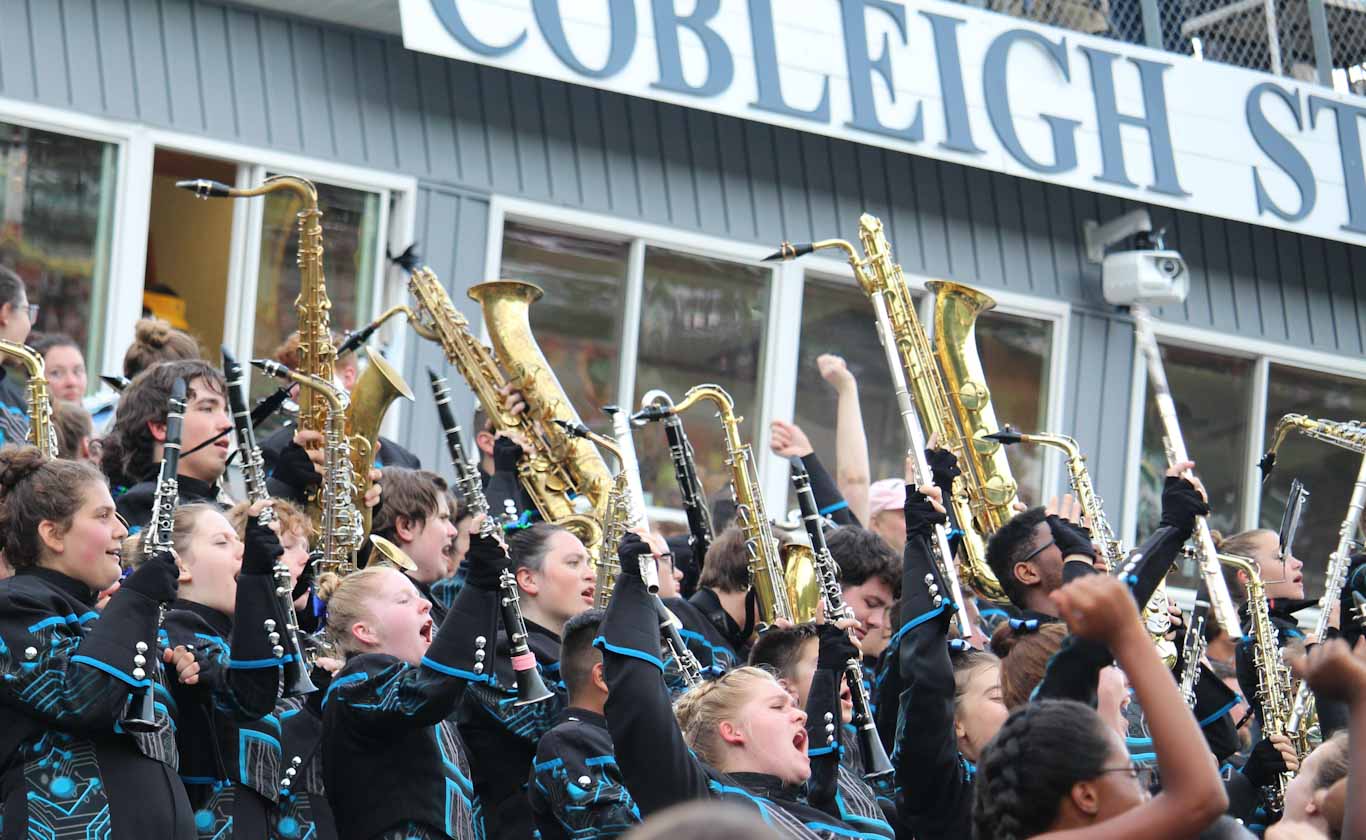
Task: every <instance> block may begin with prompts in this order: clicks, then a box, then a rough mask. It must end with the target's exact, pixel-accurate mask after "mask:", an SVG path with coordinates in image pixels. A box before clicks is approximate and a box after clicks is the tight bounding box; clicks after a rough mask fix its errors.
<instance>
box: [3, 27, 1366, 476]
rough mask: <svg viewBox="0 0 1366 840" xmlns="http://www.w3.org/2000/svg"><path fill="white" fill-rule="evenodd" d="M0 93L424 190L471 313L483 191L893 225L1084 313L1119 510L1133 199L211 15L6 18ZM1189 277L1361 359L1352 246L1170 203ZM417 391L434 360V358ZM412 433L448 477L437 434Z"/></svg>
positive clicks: (702, 219) (450, 273) (1365, 258)
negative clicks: (351, 169) (1115, 308)
mask: <svg viewBox="0 0 1366 840" xmlns="http://www.w3.org/2000/svg"><path fill="white" fill-rule="evenodd" d="M0 96H3V97H8V98H13V99H19V100H28V101H34V102H38V103H41V104H45V105H50V106H56V107H63V108H71V109H74V110H78V111H82V112H87V113H91V114H96V115H102V116H108V117H112V118H118V119H122V120H136V121H141V122H144V123H147V124H149V125H153V126H158V127H166V128H171V129H174V130H176V131H181V132H187V133H199V134H204V135H206V136H210V137H214V138H220V139H226V140H232V141H235V142H240V143H245V144H251V145H257V146H264V147H271V148H275V149H279V150H282V151H288V152H294V153H298V154H302V155H308V156H313V157H318V158H324V159H330V160H336V161H340V162H344V163H348V164H354V165H359V166H366V167H371V168H376V169H384V170H392V171H398V172H403V173H408V174H412V175H415V176H416V177H418V178H419V179H420V184H421V195H420V202H419V208H418V212H419V220H418V234H417V238H418V240H419V241H420V242H421V243H422V244H423V249H424V253H425V255H426V256H427V257H428V259H429V261H430V262H431V263H432V265H433V267H434V268H435V269H436V270H437V271H438V272H439V274H440V276H441V277H442V278H443V280H444V281H445V282H447V283H448V284H450V285H451V286H452V287H453V288H452V298H453V299H454V300H456V301H457V302H458V303H459V304H460V305H461V306H463V307H464V308H465V311H466V312H467V314H469V315H474V314H475V313H474V311H473V309H472V306H471V305H470V304H469V302H468V301H467V300H466V299H465V295H464V294H463V290H464V288H465V287H467V286H468V285H470V284H471V283H473V282H477V281H478V280H481V279H484V278H482V277H481V274H482V271H483V260H484V249H485V237H486V233H487V224H488V218H487V207H488V198H487V197H488V195H489V194H490V193H500V194H507V195H513V196H518V197H522V198H526V199H531V200H535V201H540V202H545V203H548V204H552V205H561V206H565V207H573V208H581V209H586V210H592V211H596V212H601V213H606V214H611V215H616V216H621V217H626V218H632V219H639V220H643V221H647V222H652V223H656V224H662V225H669V226H672V227H676V228H681V229H686V230H690V231H697V232H702V233H706V234H711V235H714V236H718V237H726V238H730V239H736V240H742V241H748V242H757V243H777V242H779V241H781V240H783V239H790V240H794V241H796V240H803V239H809V238H815V237H820V238H824V237H828V236H832V235H840V236H844V237H846V238H853V237H854V235H855V224H856V221H857V218H858V214H859V213H860V212H862V211H865V210H866V211H869V212H872V213H875V214H877V215H879V216H881V217H882V218H883V219H884V221H885V222H886V223H887V224H888V227H889V234H890V236H891V239H892V242H893V243H894V245H895V246H896V248H897V254H898V257H899V259H900V260H901V262H902V263H903V265H904V266H905V268H906V269H907V270H908V271H911V272H915V273H918V274H923V275H931V276H941V277H949V278H952V279H955V280H960V281H963V282H967V283H970V284H973V285H979V286H983V287H985V288H987V289H992V288H998V289H1010V290H1012V291H1017V292H1021V293H1025V294H1033V295H1038V296H1042V297H1048V298H1054V299H1065V300H1068V301H1071V302H1072V304H1073V307H1074V314H1075V317H1074V321H1073V323H1074V328H1073V329H1072V331H1071V337H1070V342H1071V346H1070V347H1069V348H1068V352H1069V357H1068V361H1069V363H1068V376H1067V382H1066V383H1065V388H1066V397H1067V404H1068V406H1069V410H1068V414H1067V416H1066V420H1067V424H1068V426H1069V428H1065V429H1063V430H1062V431H1067V432H1071V433H1072V434H1074V435H1075V436H1076V437H1077V438H1078V439H1079V440H1080V441H1081V443H1082V445H1083V447H1084V448H1085V449H1087V450H1089V451H1090V452H1091V453H1093V455H1092V469H1093V471H1094V472H1095V474H1096V475H1097V476H1098V479H1099V484H1100V489H1101V491H1102V492H1103V493H1105V494H1106V495H1107V497H1109V498H1111V499H1113V500H1114V501H1115V502H1118V501H1119V500H1120V497H1121V491H1122V487H1121V485H1122V477H1123V470H1122V461H1123V458H1124V453H1125V446H1124V444H1125V439H1126V433H1127V423H1128V418H1129V400H1130V395H1129V387H1128V383H1129V381H1130V370H1131V368H1132V365H1133V347H1132V332H1131V330H1130V328H1129V327H1128V325H1127V323H1126V322H1125V320H1124V318H1123V316H1120V315H1117V314H1115V313H1113V312H1111V311H1109V309H1108V307H1106V306H1105V304H1104V302H1103V300H1102V299H1101V295H1100V285H1099V283H1100V278H1099V270H1098V267H1096V266H1093V265H1091V264H1089V263H1087V261H1086V259H1085V256H1084V252H1083V243H1082V240H1081V227H1082V222H1083V221H1084V220H1086V219H1100V220H1105V219H1109V218H1112V217H1114V216H1116V215H1119V214H1120V213H1122V212H1124V211H1125V210H1127V209H1130V208H1131V207H1132V205H1130V204H1128V203H1126V202H1123V201H1120V200H1118V199H1114V198H1109V197H1105V196H1099V195H1094V194H1090V193H1086V192H1082V191H1078V190H1072V189H1066V188H1062V187H1056V186H1052V185H1048V184H1041V183H1036V182H1032V181H1024V180H1020V179H1016V178H1011V177H1007V176H1004V175H997V174H995V173H991V172H986V171H983V170H977V169H970V168H966V167H961V166H956V165H950V164H943V163H938V162H934V161H930V160H928V159H923V158H916V157H912V156H908V155H902V154H896V153H892V152H888V151H883V150H880V149H874V148H868V147H861V146H858V145H855V144H852V143H848V142H842V141H836V140H831V139H827V138H824V137H818V136H815V135H809V134H803V133H800V132H796V131H792V130H787V129H780V128H775V127H771V126H766V125H759V124H754V123H747V122H743V121H740V120H736V119H733V118H727V117H720V116H716V115H712V114H708V113H703V112H700V111H693V110H689V109H685V108H681V107H677V106H673V105H667V104H661V103H656V102H649V101H644V100H636V99H631V98H628V97H624V96H621V95H616V94H611V93H605V92H600V91H595V90H591V89H588V88H582V87H575V86H569V85H565V84H563V83H559V82H555V81H547V80H541V79H536V78H532V77H529V76H522V75H514V74H511V73H508V72H505V71H500V70H494V69H489V68H484V67H479V66H475V65H471V64H463V63H459V62H455V61H449V60H445V59H441V58H437V57H433V56H428V55H419V54H415V53H410V52H407V51H406V50H404V48H403V45H402V43H401V41H400V40H399V39H398V38H395V37H390V36H382V35H377V34H372V33H367V32H360V31H354V30H348V29H343V28H337V27H329V26H327V25H320V24H317V23H314V22H310V21H302V20H298V19H289V18H285V17H280V16H276V15H272V14H270V13H265V12H259V11H256V10H251V9H244V8H237V7H232V6H229V5H223V4H222V3H213V2H201V1H200V0H0ZM1152 214H1153V218H1154V221H1155V222H1156V224H1157V225H1158V226H1159V227H1165V228H1166V229H1167V232H1168V239H1167V242H1168V244H1169V245H1170V246H1171V247H1174V248H1177V249H1179V250H1181V251H1182V252H1183V254H1184V255H1185V257H1186V258H1187V260H1188V262H1189V263H1190V266H1191V268H1192V270H1193V277H1192V287H1193V293H1192V294H1191V297H1190V299H1189V300H1188V301H1187V303H1186V304H1185V305H1184V306H1183V307H1175V308H1169V309H1167V310H1163V311H1160V312H1159V313H1158V315H1159V316H1160V317H1161V318H1162V319H1164V320H1168V321H1174V322H1179V323H1187V324H1191V325H1194V326H1201V327H1208V328H1212V329H1216V330H1220V331H1226V332H1229V333H1237V334H1239V335H1243V336H1249V337H1256V338H1264V339H1267V340H1270V341H1276V342H1286V343H1289V344H1294V345H1298V346H1302V347H1310V348H1315V349H1318V350H1323V351H1328V352H1332V353H1340V354H1345V355H1355V356H1359V355H1361V354H1363V352H1366V336H1364V335H1363V332H1364V331H1366V300H1364V299H1363V298H1366V290H1363V291H1360V292H1358V291H1356V290H1355V289H1354V288H1353V284H1352V277H1353V276H1354V275H1360V274H1361V273H1362V271H1363V269H1366V254H1364V253H1363V252H1362V250H1361V249H1356V248H1352V247H1350V246H1348V245H1345V244H1342V243H1336V242H1328V241H1324V240H1318V239H1311V238H1307V237H1302V236H1296V235H1293V234H1289V233H1282V232H1276V231H1271V230H1268V229H1263V228H1257V227H1253V226H1250V225H1247V224H1241V223H1235V222H1226V221H1223V220H1219V219H1212V218H1207V217H1200V216H1195V215H1191V214H1188V213H1181V212H1174V211H1170V210H1165V209H1162V208H1154V209H1153V211H1152ZM414 355H415V358H410V359H409V362H408V365H407V370H405V375H407V376H408V377H409V379H410V381H417V382H420V381H421V376H420V374H421V370H422V368H421V366H422V365H424V364H428V363H431V362H433V361H436V360H438V359H439V356H438V355H437V353H436V351H435V349H434V348H432V347H430V346H428V347H424V348H422V349H421V350H420V352H419V353H417V354H414ZM428 414H429V413H428V412H410V413H409V414H408V415H407V416H408V417H409V418H410V419H409V421H408V422H409V423H410V425H411V428H410V429H409V430H408V435H407V437H408V438H409V439H410V440H411V441H412V444H413V448H414V449H415V451H417V453H418V454H419V455H420V456H422V457H423V459H424V460H427V461H430V462H433V463H441V462H442V460H443V459H444V456H442V455H439V445H438V443H437V435H436V426H435V420H434V418H432V417H429V416H428Z"/></svg>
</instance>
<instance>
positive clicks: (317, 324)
mask: <svg viewBox="0 0 1366 840" xmlns="http://www.w3.org/2000/svg"><path fill="white" fill-rule="evenodd" d="M176 186H177V187H180V188H181V189H186V190H189V191H191V192H193V193H194V194H195V195H196V196H198V197H200V198H203V199H209V198H251V197H253V196H261V195H267V194H270V193H275V192H290V193H293V194H294V195H295V196H296V197H297V198H298V199H299V200H300V201H301V202H303V209H302V210H300V211H299V213H298V216H297V218H298V225H299V253H298V265H299V296H298V297H297V298H295V299H294V307H295V311H296V312H297V313H298V318H299V362H298V365H297V368H298V371H297V372H299V373H304V374H308V375H311V376H315V377H317V378H318V379H322V380H324V381H327V382H333V381H335V379H336V370H335V366H336V362H337V348H336V347H335V346H334V345H333V344H332V300H331V299H330V298H329V297H328V296H327V279H326V278H325V277H324V276H323V227H322V216H323V214H322V211H321V210H319V209H318V190H317V188H316V187H314V186H313V183H312V182H310V181H308V180H306V179H304V178H297V177H294V176H290V175H276V176H274V177H271V178H267V179H266V180H265V182H264V183H262V184H260V185H259V186H256V187H252V188H250V189H238V188H236V187H230V186H228V185H227V184H222V183H219V182H217V181H210V180H205V179H202V178H201V179H196V180H190V181H179V182H177V183H176ZM399 397H403V398H405V399H409V400H411V399H412V398H413V392H412V390H411V389H410V388H409V387H408V384H407V383H406V382H404V381H403V377H402V376H400V375H399V372H398V371H397V370H395V369H394V367H393V365H391V364H390V363H389V361H388V360H387V359H385V358H384V357H383V356H381V355H380V354H378V353H372V354H369V364H367V365H366V366H365V370H363V371H361V374H360V376H359V378H357V379H356V384H355V386H354V387H353V388H352V389H351V394H350V396H349V397H348V408H347V409H346V415H345V417H344V418H343V421H344V428H343V435H344V436H345V438H346V439H347V443H348V449H349V453H350V464H351V471H352V477H351V487H352V490H353V491H354V493H355V496H354V498H353V499H352V502H351V504H352V507H353V509H354V510H355V511H356V512H357V515H358V517H359V523H360V528H361V535H362V537H363V536H364V534H366V533H368V532H369V531H370V508H369V507H368V506H366V504H365V494H366V492H367V491H368V490H369V489H370V484H371V479H370V470H371V469H372V468H373V466H374V463H375V450H376V445H377V444H378V442H379V427H380V423H381V422H382V421H383V419H384V413H385V412H386V411H388V410H389V406H390V405H391V404H392V403H393V401H394V400H396V399H398V398H399ZM298 402H299V430H300V431H311V432H319V433H321V434H322V435H323V436H324V437H326V436H327V434H328V432H327V426H328V422H329V413H330V411H331V408H330V404H329V401H328V400H327V399H326V398H325V397H323V396H322V395H321V393H320V392H319V391H317V390H314V389H309V388H301V389H300V393H299V400H298ZM308 509H309V515H310V517H311V518H312V520H313V523H314V524H315V525H316V526H318V527H319V529H320V530H321V528H322V526H323V522H324V513H323V510H322V502H321V498H320V497H319V496H318V495H317V494H314V495H313V496H311V497H310V498H309V500H308Z"/></svg>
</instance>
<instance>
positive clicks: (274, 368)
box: [251, 359, 365, 576]
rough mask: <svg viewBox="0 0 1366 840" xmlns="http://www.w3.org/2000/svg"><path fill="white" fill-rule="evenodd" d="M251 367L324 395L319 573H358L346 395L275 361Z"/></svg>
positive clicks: (359, 534)
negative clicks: (324, 423)
mask: <svg viewBox="0 0 1366 840" xmlns="http://www.w3.org/2000/svg"><path fill="white" fill-rule="evenodd" d="M251 363H252V365H253V366H255V367H257V368H259V369H260V370H262V371H264V372H265V373H268V374H270V375H271V376H274V377H277V378H280V379H286V380H289V381H291V382H294V383H295V384H297V385H299V386H300V388H299V390H300V394H301V395H302V394H304V393H313V394H321V395H322V396H323V399H324V404H325V405H326V406H327V407H328V412H327V425H326V426H325V427H324V433H323V441H324V449H323V480H322V487H321V489H320V491H319V492H318V494H317V495H318V498H319V500H320V505H321V510H322V527H321V529H320V533H321V535H322V536H321V541H322V542H321V547H320V551H321V555H322V556H321V557H320V558H319V559H318V560H317V568H318V572H319V573H323V572H333V573H335V574H339V575H343V576H345V575H348V574H351V573H352V572H354V571H356V552H357V551H359V550H360V547H361V543H362V542H363V541H364V539H365V531H364V530H362V526H361V516H360V513H359V512H358V511H357V510H356V508H355V497H356V496H355V487H354V485H353V484H352V483H351V482H352V476H353V475H354V471H353V469H352V460H351V450H350V441H349V440H348V438H347V435H346V426H345V418H346V410H347V407H348V405H349V398H348V397H347V394H346V391H345V390H343V389H342V388H341V387H340V386H338V385H335V384H334V383H333V382H332V381H331V380H326V379H323V378H322V377H319V376H313V375H311V374H307V373H301V372H299V371H296V370H290V369H289V368H287V367H285V366H284V365H282V364H280V363H279V362H277V361H275V360H274V359H252V361H251Z"/></svg>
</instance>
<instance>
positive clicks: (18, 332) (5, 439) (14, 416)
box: [0, 266, 38, 446]
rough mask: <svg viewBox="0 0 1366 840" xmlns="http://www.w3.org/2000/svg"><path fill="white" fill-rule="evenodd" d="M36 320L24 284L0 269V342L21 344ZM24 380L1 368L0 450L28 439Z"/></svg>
mask: <svg viewBox="0 0 1366 840" xmlns="http://www.w3.org/2000/svg"><path fill="white" fill-rule="evenodd" d="M37 318H38V307H37V305H35V304H31V303H29V302H28V292H27V291H26V290H25V288H24V280H23V278H22V277H20V276H19V275H18V274H16V273H14V272H13V271H11V270H10V269H8V268H5V267H3V266H0V339H4V340H5V341H11V342H13V343H15V344H23V343H24V342H26V341H28V334H29V333H30V332H31V331H32V330H33V322H34V321H35V320H36V319H37ZM24 386H25V382H24V377H23V376H20V375H18V374H16V373H15V372H14V371H13V370H11V369H10V368H9V367H8V366H3V367H0V446H2V445H4V444H6V443H23V442H24V440H25V439H26V438H27V437H28V426H29V421H28V395H27V394H26V393H25V388H24Z"/></svg>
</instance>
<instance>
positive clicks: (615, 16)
mask: <svg viewBox="0 0 1366 840" xmlns="http://www.w3.org/2000/svg"><path fill="white" fill-rule="evenodd" d="M583 2H584V0H574V5H575V6H576V7H578V6H580V5H581V4H582V3H583ZM531 10H532V11H533V12H535V13H536V25H537V26H539V27H541V35H542V36H544V37H545V41H546V43H547V44H549V45H550V49H551V50H552V51H554V53H555V55H556V56H557V57H558V58H559V59H560V61H561V62H563V63H564V66H565V67H568V68H569V69H570V70H573V71H574V72H575V73H578V74H579V75H580V76H586V77H588V78H590V79H608V78H611V77H612V76H615V75H616V74H617V73H619V72H621V68H623V67H625V66H626V62H628V61H630V60H631V53H632V52H633V51H634V50H635V48H636V4H635V2H634V0H607V10H608V14H609V17H610V26H611V31H612V45H611V47H610V48H609V49H608V51H607V63H606V64H604V65H603V66H602V69H601V70H594V69H592V68H591V67H589V66H587V65H586V64H584V63H583V62H582V61H579V57H578V56H576V55H574V50H573V49H572V48H571V47H570V46H569V39H568V38H567V37H566V36H565V33H564V18H563V17H561V16H560V0H531Z"/></svg>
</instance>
